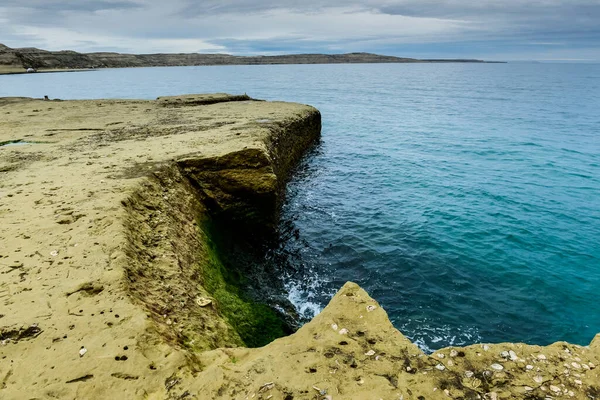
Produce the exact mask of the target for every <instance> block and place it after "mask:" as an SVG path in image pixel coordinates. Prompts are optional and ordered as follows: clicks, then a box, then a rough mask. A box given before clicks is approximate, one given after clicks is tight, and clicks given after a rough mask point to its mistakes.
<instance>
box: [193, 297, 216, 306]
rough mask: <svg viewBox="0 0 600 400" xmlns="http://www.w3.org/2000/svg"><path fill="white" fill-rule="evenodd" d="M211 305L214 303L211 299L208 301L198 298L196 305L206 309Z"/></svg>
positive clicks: (204, 298)
mask: <svg viewBox="0 0 600 400" xmlns="http://www.w3.org/2000/svg"><path fill="white" fill-rule="evenodd" d="M210 303H212V300H211V299H207V298H206V297H196V304H198V305H199V306H200V307H206V306H207V305H209V304H210Z"/></svg>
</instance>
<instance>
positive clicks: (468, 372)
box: [465, 371, 475, 378]
mask: <svg viewBox="0 0 600 400" xmlns="http://www.w3.org/2000/svg"><path fill="white" fill-rule="evenodd" d="M473 375H475V374H474V373H473V371H465V376H466V377H467V378H471V377H473Z"/></svg>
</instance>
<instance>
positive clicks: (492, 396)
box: [486, 392, 498, 400]
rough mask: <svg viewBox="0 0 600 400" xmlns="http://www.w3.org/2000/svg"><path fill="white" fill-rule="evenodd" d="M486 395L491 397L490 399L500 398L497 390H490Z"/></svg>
mask: <svg viewBox="0 0 600 400" xmlns="http://www.w3.org/2000/svg"><path fill="white" fill-rule="evenodd" d="M486 396H487V397H488V398H489V399H490V400H498V393H496V392H490V393H487V394H486Z"/></svg>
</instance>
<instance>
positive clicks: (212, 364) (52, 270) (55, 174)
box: [0, 95, 600, 400]
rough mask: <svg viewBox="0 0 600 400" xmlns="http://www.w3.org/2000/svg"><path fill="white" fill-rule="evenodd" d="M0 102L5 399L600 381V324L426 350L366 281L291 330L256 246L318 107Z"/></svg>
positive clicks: (560, 387)
mask: <svg viewBox="0 0 600 400" xmlns="http://www.w3.org/2000/svg"><path fill="white" fill-rule="evenodd" d="M0 115H2V119H0V218H1V219H2V224H0V239H1V241H2V247H0V305H1V308H0V398H2V399H23V398H41V399H46V398H48V399H50V398H60V399H104V398H117V397H118V398H127V399H138V398H139V399H285V400H293V399H319V400H323V399H396V400H397V399H419V400H420V399H438V398H439V399H448V398H455V399H494V400H496V399H513V398H523V399H547V398H575V399H586V400H589V399H599V398H600V385H599V382H600V373H599V372H600V369H599V368H597V366H598V365H599V363H600V337H597V338H596V339H595V340H594V341H593V342H592V343H591V345H590V346H584V347H582V346H576V345H571V344H568V343H556V344H553V345H551V346H547V347H540V346H531V345H525V344H518V343H515V344H512V343H505V344H477V345H472V346H468V347H465V348H447V349H443V350H440V351H438V352H436V353H434V354H424V353H423V352H422V351H421V350H420V349H419V348H418V347H417V346H415V345H414V344H412V343H411V342H410V341H409V340H408V339H406V338H405V337H404V336H403V335H402V334H401V333H400V332H399V331H397V330H396V329H395V328H394V327H393V326H392V325H391V323H390V321H389V320H388V318H387V315H386V313H385V311H384V310H383V309H382V308H381V307H380V306H379V304H378V303H377V302H376V301H375V300H373V299H371V298H370V297H369V296H368V294H367V293H365V292H364V291H363V290H362V289H360V288H359V287H358V286H357V285H355V284H353V283H348V284H346V285H345V286H344V287H343V288H342V289H341V290H340V291H339V292H338V294H336V296H335V297H334V298H333V299H332V300H331V303H330V304H329V305H328V306H327V308H325V310H324V311H323V312H322V313H321V314H319V315H318V316H317V317H315V318H314V319H313V320H312V321H311V322H310V323H308V324H306V325H304V326H303V327H302V328H300V329H299V330H298V331H296V332H295V333H292V332H293V330H294V326H293V324H292V323H290V321H289V320H286V318H285V317H286V315H287V314H289V313H290V312H292V310H290V309H288V310H287V312H286V307H288V305H286V304H285V300H284V299H283V300H282V299H280V298H278V297H277V292H278V291H279V290H280V288H278V287H277V283H276V282H277V279H273V276H270V280H267V279H268V278H269V273H268V272H269V271H263V273H262V274H261V271H257V270H256V269H255V268H254V267H252V266H253V265H254V263H252V259H253V257H256V256H260V251H261V243H262V242H263V240H268V238H269V235H270V234H272V232H273V228H274V225H275V223H276V219H277V210H278V207H279V203H280V201H281V196H282V191H283V188H284V186H285V182H286V179H287V178H288V177H289V174H290V173H291V171H292V169H293V166H294V165H295V164H296V163H297V161H298V159H299V158H300V157H301V156H302V154H304V152H305V151H306V150H307V149H308V148H310V146H312V144H313V143H315V142H316V141H318V138H319V134H320V127H321V119H320V114H319V112H318V111H317V110H316V109H314V108H312V107H309V106H305V105H299V104H290V103H279V102H262V101H254V100H252V99H250V98H249V97H247V96H229V95H202V96H177V97H166V98H159V99H157V100H155V101H141V100H95V101H42V100H35V99H19V98H11V99H0ZM265 272H266V275H265V274H264V273H265ZM282 310H283V311H282Z"/></svg>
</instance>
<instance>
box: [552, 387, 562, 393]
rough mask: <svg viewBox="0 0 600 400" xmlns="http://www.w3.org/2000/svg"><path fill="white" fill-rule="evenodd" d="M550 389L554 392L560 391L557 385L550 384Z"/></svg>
mask: <svg viewBox="0 0 600 400" xmlns="http://www.w3.org/2000/svg"><path fill="white" fill-rule="evenodd" d="M550 390H552V391H553V392H554V393H559V392H560V388H559V387H558V386H554V385H550Z"/></svg>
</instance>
